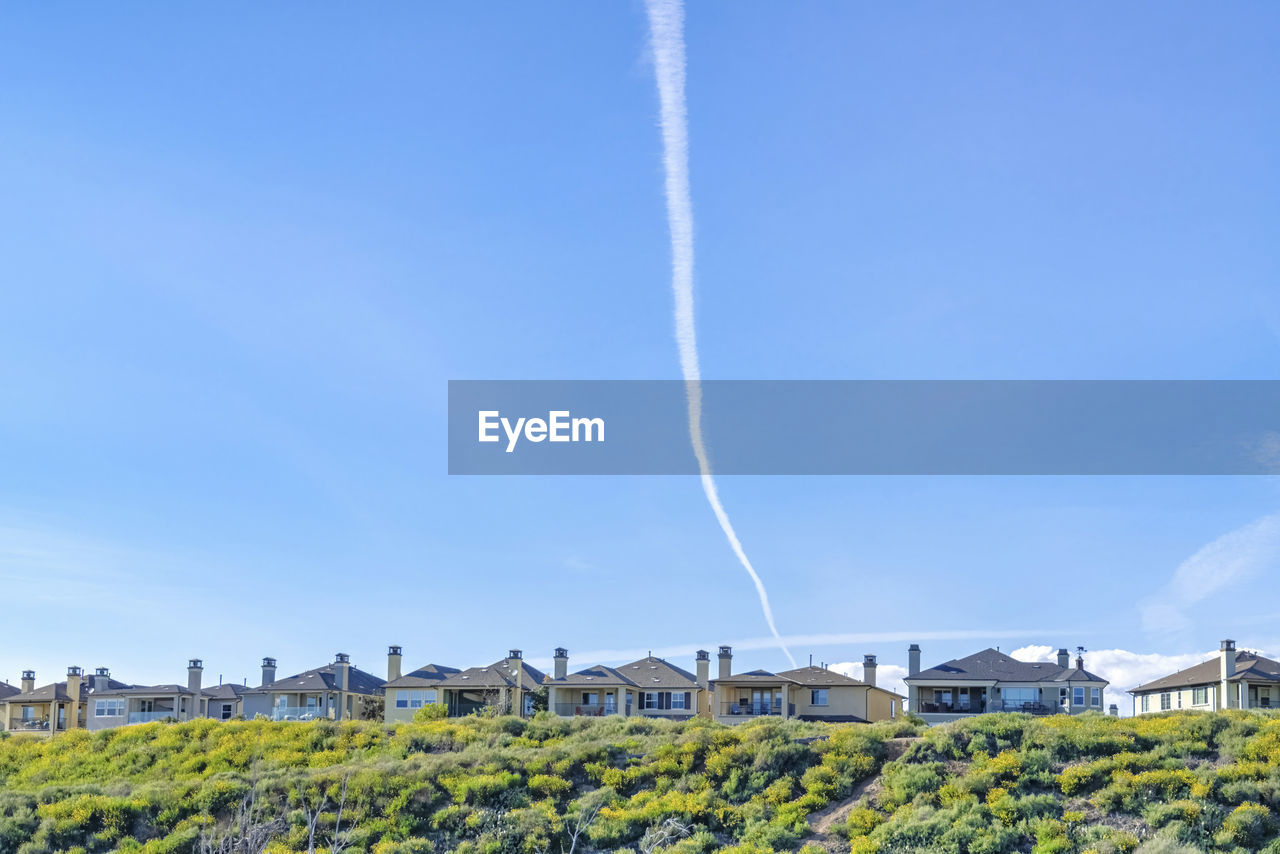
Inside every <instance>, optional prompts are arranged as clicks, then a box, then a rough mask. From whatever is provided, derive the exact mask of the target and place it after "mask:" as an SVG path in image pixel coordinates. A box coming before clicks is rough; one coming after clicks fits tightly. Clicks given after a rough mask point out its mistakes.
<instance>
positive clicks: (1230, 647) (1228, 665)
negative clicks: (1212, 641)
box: [1218, 640, 1236, 709]
mask: <svg viewBox="0 0 1280 854" xmlns="http://www.w3.org/2000/svg"><path fill="white" fill-rule="evenodd" d="M1218 658H1219V662H1220V663H1221V668H1220V669H1221V676H1222V708H1224V709H1229V708H1231V683H1230V679H1231V677H1232V676H1235V675H1236V642H1235V641H1233V640H1224V641H1223V642H1222V647H1221V652H1219V654H1218Z"/></svg>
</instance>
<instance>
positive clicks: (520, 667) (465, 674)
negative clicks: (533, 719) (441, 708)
mask: <svg viewBox="0 0 1280 854" xmlns="http://www.w3.org/2000/svg"><path fill="white" fill-rule="evenodd" d="M545 680H546V674H544V673H543V672H542V671H541V670H538V669H537V668H535V667H533V666H531V665H529V664H526V663H525V661H524V655H523V653H521V651H520V650H518V649H513V650H511V651H510V652H508V653H507V657H506V658H503V659H499V660H498V661H495V662H494V663H493V664H490V665H489V666H488V667H471V668H468V669H466V670H461V671H458V672H456V673H450V674H448V675H447V676H445V678H444V679H441V680H440V682H439V683H438V687H437V688H436V690H438V691H439V692H440V693H439V695H438V696H439V702H441V703H444V705H445V706H446V708H447V709H448V714H449V717H451V718H452V717H461V716H463V715H470V714H474V713H476V712H478V711H480V710H481V709H485V708H490V707H494V708H498V709H501V710H504V711H511V710H513V709H518V710H519V714H521V715H523V716H525V717H528V716H530V715H532V714H533V695H534V693H536V692H537V691H538V690H539V689H541V688H542V683H543V681H545Z"/></svg>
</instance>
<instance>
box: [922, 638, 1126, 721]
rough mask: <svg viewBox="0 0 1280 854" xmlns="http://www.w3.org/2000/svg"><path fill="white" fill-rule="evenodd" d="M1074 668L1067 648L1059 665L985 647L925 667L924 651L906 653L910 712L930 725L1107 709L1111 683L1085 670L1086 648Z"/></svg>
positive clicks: (1063, 650)
mask: <svg viewBox="0 0 1280 854" xmlns="http://www.w3.org/2000/svg"><path fill="white" fill-rule="evenodd" d="M1078 652H1079V655H1078V656H1077V658H1076V660H1075V666H1074V667H1073V666H1072V662H1071V656H1070V655H1069V654H1068V653H1067V651H1066V649H1059V650H1058V659H1057V661H1056V662H1031V661H1019V660H1017V659H1016V658H1013V657H1011V656H1009V655H1006V654H1005V653H1003V652H1000V651H999V650H997V649H984V650H983V651H982V652H976V653H974V654H973V655H970V656H966V657H965V658H957V659H952V660H951V661H947V662H944V663H942V664H939V665H937V666H936V667H931V668H929V669H928V670H924V671H922V670H921V669H920V647H919V645H917V644H912V645H911V646H910V647H908V649H907V673H908V675H907V677H906V679H905V680H904V681H905V682H906V683H907V696H908V700H907V703H908V709H909V711H911V712H912V713H914V714H917V715H919V716H920V717H922V718H924V719H925V720H926V721H928V722H929V723H940V722H942V721H950V720H955V719H957V718H962V717H966V716H969V715H977V714H982V713H984V712H1028V713H1030V714H1036V715H1047V714H1062V713H1066V714H1079V713H1081V712H1086V711H1090V710H1093V711H1098V712H1101V711H1102V710H1103V708H1105V707H1104V705H1103V697H1104V693H1105V690H1106V687H1107V685H1108V684H1109V683H1108V682H1107V681H1106V680H1105V679H1103V678H1102V677H1101V676H1096V675H1094V674H1092V673H1090V672H1089V671H1087V670H1085V669H1084V650H1083V649H1080V650H1079V651H1078Z"/></svg>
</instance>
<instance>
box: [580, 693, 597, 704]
mask: <svg viewBox="0 0 1280 854" xmlns="http://www.w3.org/2000/svg"><path fill="white" fill-rule="evenodd" d="M599 702H600V695H599V694H597V693H596V692H595V691H583V692H582V705H584V706H594V705H596V704H597V703H599Z"/></svg>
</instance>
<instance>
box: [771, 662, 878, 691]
mask: <svg viewBox="0 0 1280 854" xmlns="http://www.w3.org/2000/svg"><path fill="white" fill-rule="evenodd" d="M778 675H779V676H785V677H787V678H788V679H791V680H793V681H795V682H799V683H800V684H801V685H813V686H815V687H818V688H822V687H826V686H829V685H854V686H857V687H859V688H874V687H875V686H874V685H869V684H867V683H866V682H861V681H859V680H857V679H854V678H853V677H852V676H845V675H844V674H843V673H836V672H835V671H834V670H828V669H826V668H825V667H818V666H817V665H809V666H808V667H797V668H796V669H795V670H784V671H782V672H781V673H779V674H778Z"/></svg>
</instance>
